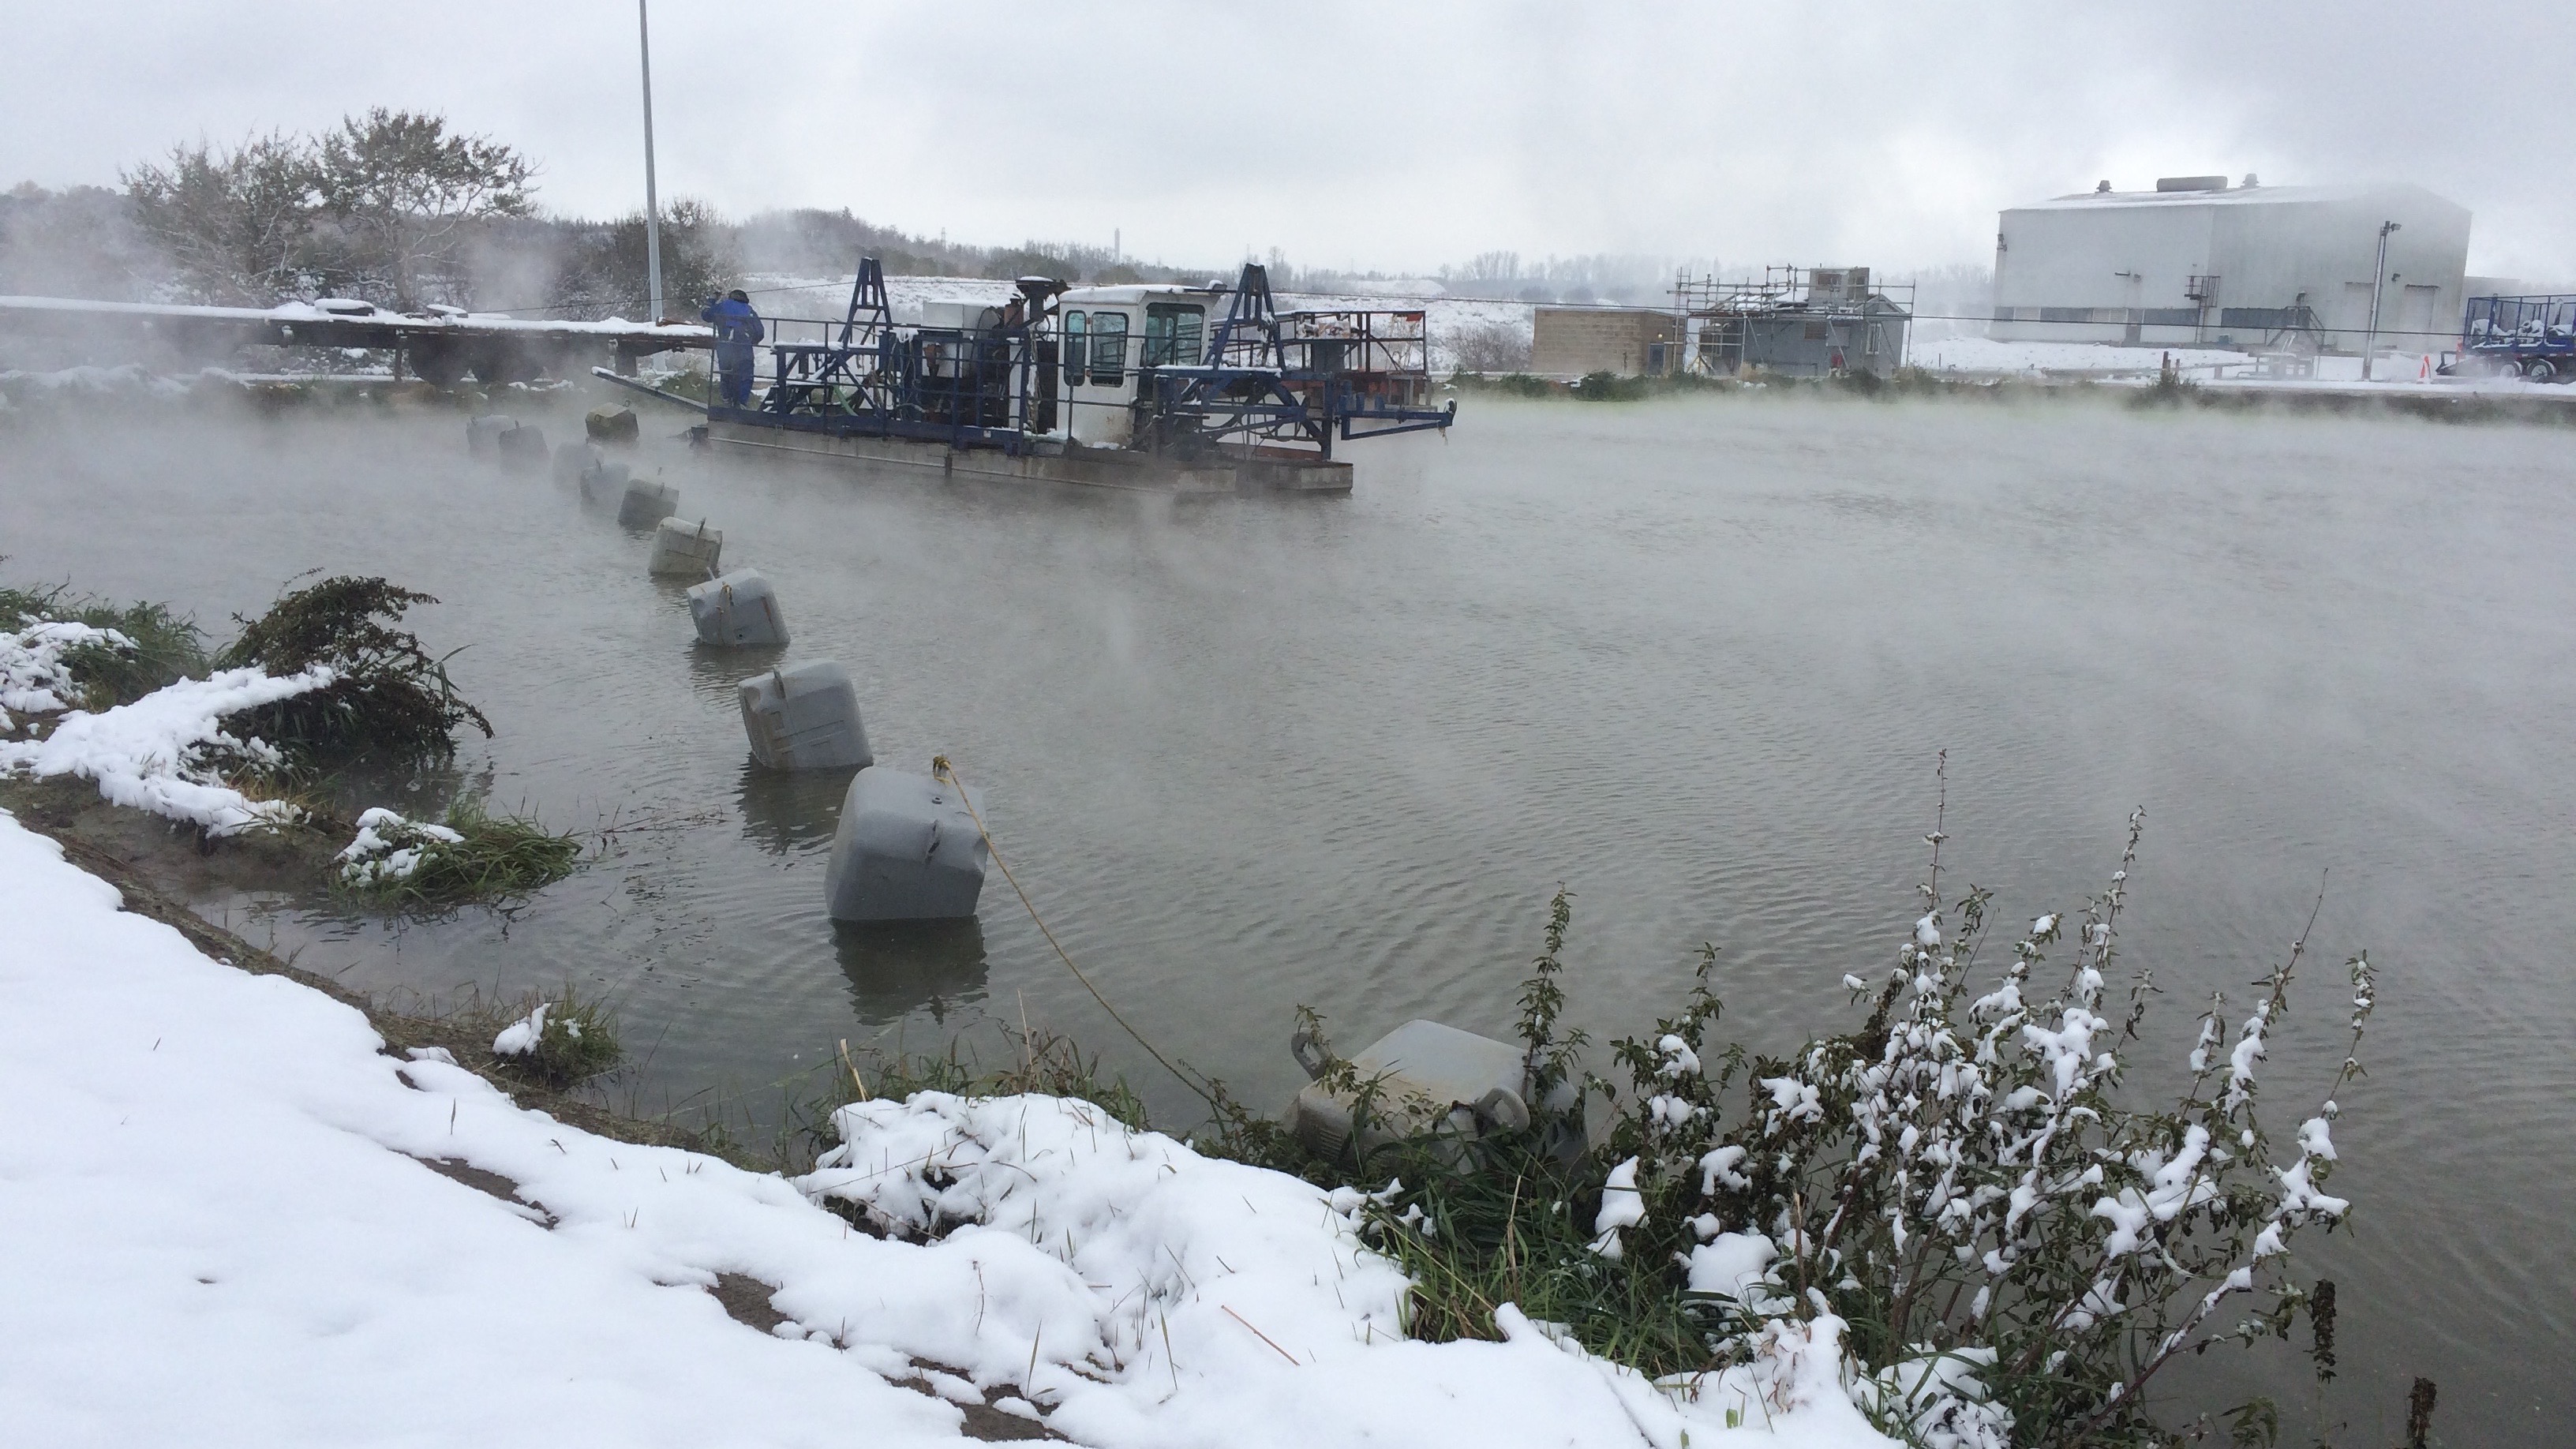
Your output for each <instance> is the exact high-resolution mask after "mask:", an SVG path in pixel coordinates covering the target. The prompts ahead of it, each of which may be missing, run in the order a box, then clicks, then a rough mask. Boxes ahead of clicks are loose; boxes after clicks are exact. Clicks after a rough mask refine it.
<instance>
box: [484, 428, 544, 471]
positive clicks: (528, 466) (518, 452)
mask: <svg viewBox="0 0 2576 1449" xmlns="http://www.w3.org/2000/svg"><path fill="white" fill-rule="evenodd" d="M493 441H494V443H495V444H496V445H497V446H498V447H499V448H500V450H501V464H502V466H503V467H506V468H508V469H510V470H511V471H512V472H514V473H535V472H538V471H540V470H542V469H543V468H544V467H545V466H546V457H547V453H546V434H545V430H544V429H542V428H539V427H537V426H536V425H535V424H533V423H521V424H519V425H518V426H517V427H515V428H511V429H508V430H507V431H505V432H503V433H502V434H501V435H500V436H499V437H497V438H495V439H494V440H493Z"/></svg>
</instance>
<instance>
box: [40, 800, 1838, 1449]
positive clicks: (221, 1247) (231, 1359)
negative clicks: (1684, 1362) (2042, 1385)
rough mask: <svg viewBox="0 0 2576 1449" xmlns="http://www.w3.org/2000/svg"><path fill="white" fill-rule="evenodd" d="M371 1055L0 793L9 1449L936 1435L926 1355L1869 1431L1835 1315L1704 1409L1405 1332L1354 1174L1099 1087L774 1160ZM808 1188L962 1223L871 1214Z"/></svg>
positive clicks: (1526, 1440)
mask: <svg viewBox="0 0 2576 1449" xmlns="http://www.w3.org/2000/svg"><path fill="white" fill-rule="evenodd" d="M379 1045H380V1043H379V1041H378V1039H377V1037H376V1036H375V1034H374V1033H373V1032H372V1031H371V1030H370V1029H369V1027H368V1026H367V1024H366V1021H365V1019H364V1018H363V1017H362V1016H361V1015H360V1014H359V1013H357V1012H356V1011H355V1010H353V1009H351V1008H350V1007H348V1006H345V1005H342V1004H340V1003H338V1002H335V1001H332V1000H331V999H329V998H327V997H325V996H323V995H321V994H320V993H318V992H315V991H312V990H309V989H307V988H304V987H302V986H299V985H296V984H294V983H293V982H290V981H288V980H285V979H283V978H279V977H274V976H252V975H247V974H244V973H241V972H238V971H235V970H233V969H231V968H230V967H228V966H225V965H222V964H219V963H217V962H214V961H210V960H208V959H207V958H206V957H204V956H203V955H201V954H199V953H198V952H197V951H196V950H194V949H193V948H192V947H191V946H189V945H188V943H187V942H186V941H185V940H184V939H183V938H182V937H181V936H179V935H178V934H177V933H176V932H174V931H172V930H171V929H169V928H167V927H165V926H162V925H159V924H157V923H154V922H152V921H150V920H148V919H146V918H144V917H141V916H137V915H131V914H124V913H121V912H119V910H118V909H117V896H116V893H115V891H114V890H113V889H112V888H110V887H108V886H107V885H106V884H104V883H103V882H100V881H98V880H96V879H94V878H92V877H90V876H87V875H85V874H83V873H82V872H80V871H79V870H77V869H75V868H73V867H71V866H69V865H67V864H65V863H64V862H63V861H62V859H61V857H60V854H59V852H58V851H57V850H56V848H55V847H54V846H53V845H52V844H51V843H50V842H48V841H45V840H43V839H41V838H40V837H37V836H35V835H33V834H31V833H29V832H28V831H26V830H25V829H24V828H23V827H21V826H20V825H19V824H18V823H17V821H16V820H15V819H14V818H13V817H11V816H9V815H7V814H6V813H5V812H0V1091H5V1093H6V1095H7V1100H8V1101H9V1102H10V1103H11V1106H12V1110H13V1112H14V1114H15V1118H14V1121H15V1125H14V1126H13V1127H12V1129H11V1130H10V1131H9V1132H8V1133H7V1134H6V1135H5V1136H0V1234H5V1235H6V1237H7V1240H8V1241H9V1242H10V1243H11V1244H12V1247H13V1251H12V1252H10V1253H9V1254H7V1255H6V1256H5V1257H0V1338H5V1340H6V1341H7V1342H9V1343H11V1344H12V1345H15V1346H16V1349H15V1351H14V1352H12V1353H11V1354H8V1355H5V1356H0V1403H6V1404H9V1405H10V1406H11V1412H10V1417H11V1419H12V1420H13V1423H14V1427H15V1428H16V1429H17V1431H18V1432H19V1433H20V1434H23V1435H24V1436H25V1437H26V1438H27V1439H28V1440H29V1441H30V1442H42V1443H48V1444H93V1443H98V1444H104V1443H119V1444H122V1443H133V1442H145V1441H151V1440H157V1439H163V1438H168V1439H172V1440H177V1439H180V1438H183V1437H184V1438H185V1439H186V1440H188V1441H189V1442H210V1443H215V1444H228V1443H236V1442H238V1443H254V1442H255V1443H259V1444H272V1443H324V1442H327V1443H335V1444H347V1443H385V1442H395V1441H399V1442H403V1443H407V1444H444V1443H459V1444H462V1443H468V1442H470V1443H473V1444H475V1445H478V1446H481V1445H490V1444H496V1443H498V1444H511V1443H546V1444H549V1445H560V1444H564V1443H615V1444H646V1443H671V1444H689V1445H703V1444H710V1443H714V1444H804V1443H813V1444H826V1443H829V1444H833V1445H841V1444H848V1443H865V1444H869V1445H905V1444H912V1443H927V1442H944V1441H947V1440H951V1439H954V1438H955V1437H956V1435H957V1431H958V1426H959V1423H960V1414H959V1411H958V1410H957V1409H956V1408H955V1407H953V1406H951V1405H949V1404H946V1403H943V1402H941V1401H940V1400H939V1399H937V1398H934V1397H931V1396H928V1395H925V1394H923V1393H919V1392H915V1391H914V1390H912V1389H910V1388H906V1387H900V1386H898V1385H896V1384H895V1383H893V1382H891V1380H894V1379H905V1378H913V1377H918V1376H922V1375H923V1374H924V1370H922V1369H921V1368H919V1367H918V1366H917V1365H916V1360H918V1361H927V1362H935V1363H939V1364H944V1365H946V1366H947V1367H948V1368H951V1369H955V1370H958V1371H961V1372H962V1373H963V1374H964V1375H965V1376H966V1378H967V1379H970V1380H971V1381H972V1384H973V1385H974V1386H976V1387H991V1386H1003V1385H1008V1386H1010V1389H1011V1391H1012V1392H1013V1393H1014V1394H1023V1393H1024V1394H1027V1395H1028V1396H1029V1397H1031V1398H1033V1399H1034V1400H1035V1401H1036V1404H1037V1406H1038V1407H1040V1408H1044V1409H1046V1410H1047V1411H1048V1418H1049V1422H1050V1423H1051V1425H1052V1427H1054V1428H1055V1429H1056V1430H1057V1431H1059V1432H1061V1433H1063V1434H1066V1435H1068V1436H1070V1437H1071V1438H1073V1439H1075V1440H1078V1441H1082V1442H1086V1443H1094V1444H1102V1445H1122V1446H1123V1445H1139V1446H1144V1445H1157V1446H1159V1445H1176V1446H1177V1445H1184V1444H1188V1445H1201V1444H1216V1443H1224V1444H1279V1445H1292V1444H1293V1445H1308V1444H1317V1443H1329V1444H1344V1443H1357V1444H1366V1443H1383V1444H1424V1443H1458V1444H1470V1443H1472V1444H1479V1445H1514V1444H1530V1445H1538V1444H1603V1445H1631V1444H1642V1443H1651V1444H1660V1445H1679V1444H1680V1443H1681V1442H1682V1435H1683V1434H1684V1432H1685V1431H1686V1432H1687V1433H1688V1435H1689V1440H1690V1442H1691V1443H1692V1444H1694V1445H1723V1444H1727V1443H1740V1444H1756V1443H1759V1444H1773V1445H1780V1444H1786V1445H1793V1446H1799V1449H1808V1446H1816V1449H1822V1446H1846V1445H1847V1446H1854V1449H1857V1446H1864V1445H1865V1446H1870V1449H1883V1446H1885V1445H1886V1444H1887V1443H1888V1441H1887V1440H1885V1439H1884V1438H1882V1437H1881V1436H1879V1435H1877V1434H1876V1433H1874V1432H1873V1431H1871V1430H1870V1429H1869V1428H1868V1426H1867V1425H1866V1423H1865V1422H1864V1421H1863V1420H1862V1419H1861V1417H1860V1415H1859V1414H1858V1412H1857V1411H1856V1410H1854V1409H1853V1408H1851V1407H1850V1404H1849V1401H1848V1399H1847V1398H1846V1397H1845V1396H1844V1394H1843V1392H1842V1391H1841V1389H1840V1388H1839V1387H1838V1385H1837V1382H1836V1372H1837V1367H1838V1366H1837V1364H1836V1362H1835V1355H1834V1353H1833V1350H1832V1347H1831V1343H1830V1334H1829V1333H1825V1334H1819V1335H1818V1338H1817V1340H1816V1341H1813V1342H1808V1341H1805V1340H1800V1341H1797V1342H1786V1341H1784V1343H1783V1345H1782V1349H1783V1351H1782V1353H1781V1355H1780V1357H1779V1358H1778V1359H1776V1360H1774V1361H1772V1362H1771V1363H1769V1364H1767V1365H1765V1366H1764V1371H1763V1372H1762V1373H1760V1374H1758V1375H1757V1374H1755V1373H1752V1372H1748V1371H1741V1370H1739V1371H1736V1372H1733V1373H1730V1374H1728V1375H1726V1376H1725V1377H1724V1379H1722V1380H1721V1379H1717V1378H1711V1379H1710V1380H1708V1381H1706V1382H1705V1383H1704V1384H1703V1385H1701V1386H1700V1391H1699V1392H1698V1394H1697V1395H1696V1398H1695V1400H1694V1401H1689V1402H1677V1399H1688V1398H1689V1396H1688V1395H1686V1394H1678V1395H1677V1394H1670V1393H1666V1392H1663V1391H1659V1390H1657V1389H1655V1388H1653V1387H1652V1386H1650V1385H1647V1384H1646V1383H1644V1381H1642V1380H1641V1379H1639V1378H1637V1377H1636V1376H1635V1375H1633V1374H1629V1373H1625V1372H1623V1371H1619V1370H1615V1369H1613V1368H1611V1367H1609V1366H1607V1365H1605V1364H1603V1363H1601V1362H1600V1361H1598V1360H1594V1359H1590V1358H1588V1357H1584V1356H1582V1355H1580V1354H1579V1353H1575V1352H1572V1351H1568V1350H1566V1349H1562V1348H1560V1347H1558V1346H1557V1345H1556V1343H1555V1342H1554V1341H1553V1339H1552V1338H1551V1337H1550V1335H1549V1334H1548V1333H1547V1332H1546V1330H1545V1328H1544V1326H1542V1325H1535V1324H1530V1323H1528V1322H1527V1321H1526V1320H1522V1319H1519V1318H1518V1317H1517V1315H1506V1316H1505V1318H1504V1322H1505V1324H1506V1326H1507V1327H1508V1328H1510V1329H1511V1330H1512V1338H1511V1341H1509V1342H1506V1343H1454V1344H1443V1345H1431V1344H1421V1343H1412V1342H1404V1341H1390V1340H1389V1339H1388V1337H1387V1330H1388V1328H1389V1326H1390V1316H1391V1315H1392V1313H1393V1311H1394V1306H1395V1302H1396V1297H1397V1294H1398V1292H1399V1287H1400V1285H1399V1282H1398V1280H1396V1279H1395V1277H1394V1275H1393V1271H1392V1270H1391V1269H1390V1268H1388V1267H1387V1266H1386V1265H1385V1264H1384V1263H1383V1262H1382V1261H1380V1260H1378V1259H1376V1258H1375V1257H1373V1256H1372V1255H1369V1254H1368V1253H1366V1251H1365V1250H1364V1249H1363V1248H1362V1246H1361V1245H1360V1244H1359V1243H1358V1242H1357V1240H1356V1239H1355V1237H1354V1236H1353V1233H1352V1230H1351V1227H1350V1219H1349V1210H1350V1208H1351V1206H1352V1203H1351V1202H1350V1200H1349V1196H1348V1194H1343V1195H1340V1196H1336V1195H1334V1194H1329V1193H1326V1192H1323V1191H1321V1190H1318V1189H1315V1188H1311V1187H1308V1186H1306V1185H1305V1184H1303V1183H1299V1182H1296V1181H1294V1180H1293V1179H1289V1178H1285V1177H1281V1176H1278V1175H1275V1174H1269V1173H1264V1172H1260V1171H1258V1170H1256V1169H1252V1168H1247V1167H1243V1166H1241V1165H1239V1164H1233V1163H1225V1162H1216V1161H1210V1160H1207V1159H1203V1158H1200V1157H1199V1156H1198V1155H1197V1154H1195V1153H1193V1152H1191V1151H1190V1150H1189V1149H1188V1148H1186V1147H1184V1146H1182V1145H1180V1144H1178V1143H1175V1142H1173V1141H1171V1140H1170V1139H1168V1138H1164V1137H1161V1136H1159V1135H1156V1134H1150V1133H1130V1132H1128V1131H1127V1130H1126V1129H1124V1128H1122V1127H1120V1126H1118V1125H1117V1124H1116V1123H1114V1122H1111V1121H1108V1120H1107V1119H1106V1118H1105V1116H1104V1115H1102V1114H1100V1113H1098V1112H1096V1111H1095V1110H1094V1109H1091V1108H1089V1107H1088V1106H1086V1105H1084V1104H1081V1103H1072V1102H1064V1101H1060V1100H1057V1099H1053V1098H1008V1099H997V1100H992V1101H985V1102H977V1103H968V1102H962V1101H959V1100H957V1099H954V1098H943V1097H936V1096H924V1097H921V1098H916V1099H914V1101H913V1102H912V1103H911V1104H908V1105H896V1104H888V1103H875V1104H865V1105H862V1106H860V1107H857V1108H853V1109H851V1110H850V1111H848V1112H846V1113H845V1114H844V1116H843V1119H842V1124H843V1127H844V1129H845V1132H846V1134H847V1138H848V1142H849V1146H848V1148H847V1149H846V1152H845V1153H844V1155H843V1160H842V1161H841V1162H840V1163H839V1165H837V1166H834V1167H831V1168H827V1169H825V1170H823V1171H821V1172H818V1173H817V1174H816V1175H815V1176H814V1177H812V1178H810V1179H807V1180H806V1181H805V1182H803V1183H802V1184H796V1183H790V1182H788V1181H785V1180H782V1179H780V1178H777V1177H774V1176H764V1175H760V1174H754V1173H749V1172H745V1171H742V1170H740V1169H737V1168H734V1167H731V1166H729V1165H727V1164H725V1163H723V1162H721V1161H717V1160H714V1159H711V1158H708V1157H706V1156H703V1155H701V1154H696V1153H691V1152H686V1151H681V1150H677V1149H671V1148H655V1147H644V1146H637V1145H634V1144H630V1143H624V1142H618V1141H613V1140H610V1139H606V1138H602V1137H597V1136H593V1135H591V1134H588V1133H584V1132H580V1131H577V1130H574V1129H571V1128H569V1127H566V1126H564V1125H563V1124H561V1123H558V1122H556V1121H554V1120H553V1119H551V1118H549V1117H546V1116H544V1115H542V1114H539V1113H535V1112H531V1111H526V1110H523V1109H521V1108H519V1107H518V1106H516V1105H514V1104H513V1103H512V1102H510V1101H509V1100H508V1099H507V1098H506V1097H504V1096H502V1095H501V1094H500V1093H499V1092H498V1091H496V1090H495V1089H493V1088H492V1087H491V1086H490V1085H488V1084H487V1083H485V1082H484V1081H483V1080H482V1079H481V1078H480V1077H477V1076H475V1075H473V1074H471V1073H469V1072H466V1071H464V1070H463V1069H461V1068H458V1067H455V1066H452V1065H449V1064H446V1063H444V1062H439V1061H434V1060H416V1061H397V1060H396V1059H394V1058H392V1057H389V1056H387V1055H385V1054H383V1053H382V1052H381V1051H380V1050H379ZM415 1159H421V1160H431V1159H438V1160H446V1161H449V1162H454V1163H463V1164H468V1165H470V1166H471V1167H472V1168H474V1169H477V1170H478V1171H479V1172H481V1173H485V1174H494V1175H497V1177H498V1178H501V1179H506V1180H507V1181H508V1182H510V1183H513V1184H516V1193H517V1199H516V1200H503V1199H502V1198H500V1197H498V1196H495V1195H491V1194H488V1193H486V1192H483V1191H478V1190H477V1189H476V1188H474V1187H472V1186H468V1185H466V1184H465V1183H464V1182H461V1181H458V1180H455V1179H454V1178H451V1177H450V1176H446V1175H442V1174H440V1173H438V1172H434V1171H432V1170H430V1169H429V1168H428V1167H426V1166H424V1165H422V1162H421V1161H416V1160H415ZM485 1180H486V1181H489V1179H485ZM809 1191H810V1192H813V1193H816V1194H821V1193H826V1192H829V1193H832V1194H835V1195H838V1196H840V1197H843V1198H847V1199H853V1200H856V1201H859V1202H863V1203H865V1204H866V1205H867V1207H868V1209H869V1210H870V1211H871V1212H873V1213H874V1214H875V1215H876V1216H877V1218H879V1219H880V1220H883V1221H887V1222H895V1223H901V1224H906V1225H911V1226H916V1227H930V1226H934V1225H937V1226H943V1227H944V1226H949V1225H952V1224H955V1223H956V1222H957V1220H959V1219H961V1218H963V1219H968V1220H969V1221H967V1222H966V1223H965V1225H963V1226H953V1227H952V1228H951V1230H949V1231H947V1232H946V1235H945V1236H944V1237H942V1238H940V1239H939V1240H937V1241H935V1242H929V1243H908V1242H904V1241H901V1240H896V1239H879V1238H875V1237H872V1236H869V1235H868V1234H867V1233H865V1232H862V1231H858V1230H855V1229H854V1228H852V1227H851V1226H850V1224H849V1223H847V1222H845V1221H844V1220H843V1219H842V1218H840V1217H838V1216H835V1215H834V1214H833V1213H831V1212H828V1211H826V1210H825V1209H824V1208H822V1207H820V1206H817V1205H816V1204H815V1203H814V1202H813V1201H810V1200H809V1199H808V1196H807V1193H808V1192H809ZM718 1274H743V1275H748V1276H750V1277H754V1278H757V1279H760V1280H762V1281H763V1282H766V1283H769V1284H773V1285H776V1287H777V1289H778V1291H777V1293H776V1295H775V1297H774V1299H773V1305H774V1307H775V1308H776V1310H777V1311H779V1312H780V1313H783V1314H785V1315H786V1316H787V1319H788V1321H787V1322H786V1323H783V1324H781V1325H779V1327H778V1328H777V1329H776V1330H774V1331H773V1332H772V1333H769V1334H762V1333H759V1332H755V1331H753V1330H752V1329H749V1328H746V1327H744V1326H743V1325H741V1324H739V1323H737V1322H735V1321H733V1320H732V1319H730V1318H728V1317H727V1316H726V1315H725V1313H724V1312H723V1310H722V1309H721V1308H720V1307H719V1305H718V1304H717V1302H716V1301H715V1299H714V1298H713V1297H712V1296H711V1295H710V1294H708V1293H706V1292H704V1291H702V1290H703V1289H704V1288H705V1287H707V1286H709V1285H711V1284H712V1283H713V1282H714V1281H715V1279H716V1275H718ZM1300 1279H1302V1280H1304V1281H1302V1282H1301V1281H1299V1280H1300ZM1032 1365H1034V1371H1033V1372H1032ZM926 1381H927V1382H929V1383H930V1384H931V1385H932V1386H933V1387H934V1388H936V1389H938V1390H939V1391H940V1392H944V1393H949V1394H952V1395H957V1396H960V1397H972V1398H975V1399H977V1400H979V1401H980V1398H981V1396H980V1394H977V1393H975V1392H974V1390H973V1389H971V1388H969V1386H968V1385H967V1383H965V1382H962V1381H960V1380H958V1379H956V1378H954V1377H952V1376H949V1375H948V1374H946V1373H945V1372H944V1371H943V1372H934V1373H930V1374H928V1376H927V1380H926ZM1730 1414H1732V1416H1733V1417H1736V1418H1737V1419H1738V1420H1739V1421H1740V1422H1741V1423H1743V1424H1744V1425H1745V1426H1746V1427H1742V1428H1738V1429H1733V1430H1730V1429H1728V1428H1727V1427H1726V1420H1727V1418H1728V1417H1730ZM1766 1425H1767V1426H1768V1427H1766Z"/></svg>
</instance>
